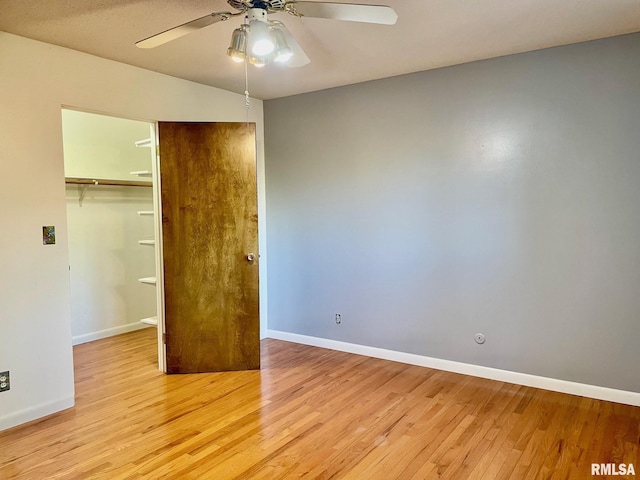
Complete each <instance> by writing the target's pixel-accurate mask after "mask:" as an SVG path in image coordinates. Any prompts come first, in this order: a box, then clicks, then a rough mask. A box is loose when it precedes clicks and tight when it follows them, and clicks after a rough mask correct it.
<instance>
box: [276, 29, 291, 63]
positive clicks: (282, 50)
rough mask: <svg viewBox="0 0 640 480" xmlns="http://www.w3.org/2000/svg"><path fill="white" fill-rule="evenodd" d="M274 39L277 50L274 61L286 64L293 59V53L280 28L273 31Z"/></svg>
mask: <svg viewBox="0 0 640 480" xmlns="http://www.w3.org/2000/svg"><path fill="white" fill-rule="evenodd" d="M272 34H273V38H274V40H275V42H276V43H275V49H274V55H273V61H274V62H278V63H286V62H288V61H289V59H291V57H293V51H292V50H291V48H289V45H287V40H286V39H285V37H284V33H282V30H280V29H279V28H274V29H273V30H272Z"/></svg>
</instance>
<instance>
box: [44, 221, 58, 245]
mask: <svg viewBox="0 0 640 480" xmlns="http://www.w3.org/2000/svg"><path fill="white" fill-rule="evenodd" d="M42 244H43V245H55V244H56V227H55V226H53V225H51V226H47V227H42Z"/></svg>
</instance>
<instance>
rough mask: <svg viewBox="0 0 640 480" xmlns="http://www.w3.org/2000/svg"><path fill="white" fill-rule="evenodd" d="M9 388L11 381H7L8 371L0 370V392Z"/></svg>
mask: <svg viewBox="0 0 640 480" xmlns="http://www.w3.org/2000/svg"><path fill="white" fill-rule="evenodd" d="M10 389H11V382H10V381H9V371H6V372H0V392H6V391H7V390H10Z"/></svg>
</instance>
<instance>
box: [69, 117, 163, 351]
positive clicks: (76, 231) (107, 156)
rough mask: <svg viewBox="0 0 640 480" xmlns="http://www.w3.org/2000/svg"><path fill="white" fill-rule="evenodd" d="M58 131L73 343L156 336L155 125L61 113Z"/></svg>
mask: <svg viewBox="0 0 640 480" xmlns="http://www.w3.org/2000/svg"><path fill="white" fill-rule="evenodd" d="M62 126H63V147H64V163H65V182H66V198H67V221H68V237H69V264H70V265H69V267H70V272H69V275H70V286H71V330H72V338H73V344H74V345H77V344H80V343H86V342H90V341H93V340H98V339H102V338H106V337H110V336H114V335H119V334H122V333H127V332H131V331H134V330H138V329H142V328H154V329H155V328H157V326H156V325H157V311H158V307H157V295H156V289H155V288H154V286H153V284H150V283H151V282H150V281H149V279H151V278H154V277H155V270H156V267H155V266H156V258H155V245H154V243H155V237H156V233H155V222H154V210H155V209H154V194H153V182H152V169H153V160H154V154H153V152H152V149H150V148H146V147H147V146H151V145H152V144H155V142H154V141H149V140H150V134H153V132H154V128H155V125H154V124H151V123H149V122H142V121H136V120H130V119H124V118H119V117H111V116H106V115H98V114H94V113H87V112H82V111H77V110H72V109H63V110H62ZM136 142H137V143H136ZM142 279H147V282H143V281H141V280H142Z"/></svg>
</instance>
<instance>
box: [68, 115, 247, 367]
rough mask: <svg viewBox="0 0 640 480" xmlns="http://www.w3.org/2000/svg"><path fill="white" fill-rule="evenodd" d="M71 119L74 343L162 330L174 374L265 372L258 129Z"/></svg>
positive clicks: (161, 352)
mask: <svg viewBox="0 0 640 480" xmlns="http://www.w3.org/2000/svg"><path fill="white" fill-rule="evenodd" d="M62 116H63V137H64V142H63V143H64V156H65V175H66V183H67V213H68V232H69V257H70V278H71V297H72V328H73V336H74V342H75V343H81V342H83V341H91V340H95V339H98V338H103V337H107V336H111V335H117V334H119V333H125V332H127V331H131V330H135V329H138V328H155V329H156V331H157V338H158V351H157V359H158V367H159V368H160V370H162V371H164V372H166V373H198V372H213V371H228V370H253V369H259V368H260V338H259V331H260V319H259V294H258V292H259V288H258V264H259V252H258V215H257V184H256V144H255V141H256V140H255V125H254V124H250V123H246V122H242V123H233V122H192V123H189V122H186V123H185V122H158V123H157V124H151V123H146V122H138V121H134V120H126V119H122V118H114V117H107V116H102V115H94V114H88V113H83V112H78V111H74V110H63V114H62ZM158 149H159V151H158ZM114 353H115V354H117V352H114Z"/></svg>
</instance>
